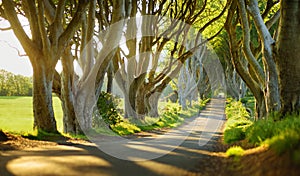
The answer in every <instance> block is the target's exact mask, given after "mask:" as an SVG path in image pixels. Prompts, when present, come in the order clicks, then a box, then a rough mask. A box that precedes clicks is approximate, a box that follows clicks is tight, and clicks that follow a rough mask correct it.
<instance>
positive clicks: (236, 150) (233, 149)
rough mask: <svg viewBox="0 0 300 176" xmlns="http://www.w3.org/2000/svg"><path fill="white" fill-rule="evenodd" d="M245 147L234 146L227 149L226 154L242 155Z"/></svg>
mask: <svg viewBox="0 0 300 176" xmlns="http://www.w3.org/2000/svg"><path fill="white" fill-rule="evenodd" d="M244 152H245V151H244V149H243V148H242V147H240V146H232V147H230V148H229V149H228V150H227V151H226V155H227V156H229V157H231V156H234V157H240V156H243V155H244Z"/></svg>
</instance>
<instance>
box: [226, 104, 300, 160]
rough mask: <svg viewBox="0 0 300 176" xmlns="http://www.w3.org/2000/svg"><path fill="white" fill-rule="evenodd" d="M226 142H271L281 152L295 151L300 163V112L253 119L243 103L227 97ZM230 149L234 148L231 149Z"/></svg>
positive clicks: (268, 143)
mask: <svg viewBox="0 0 300 176" xmlns="http://www.w3.org/2000/svg"><path fill="white" fill-rule="evenodd" d="M227 103H228V104H227V106H226V115H227V122H226V124H225V131H224V142H225V143H229V144H233V143H238V142H239V141H242V140H243V141H244V144H248V145H249V144H250V145H252V146H262V145H264V146H268V147H269V148H270V149H272V150H273V151H275V152H276V153H277V154H278V155H280V154H283V153H285V152H289V153H291V156H293V160H294V161H295V162H297V163H299V164H300V116H299V115H289V116H286V117H285V118H283V119H282V120H275V119H277V118H276V117H275V116H270V117H268V118H267V119H266V120H263V119H262V120H258V121H255V122H253V121H252V120H251V118H250V117H249V114H247V111H246V107H244V106H243V103H241V102H238V101H234V100H232V99H228V100H227ZM229 150H230V149H229Z"/></svg>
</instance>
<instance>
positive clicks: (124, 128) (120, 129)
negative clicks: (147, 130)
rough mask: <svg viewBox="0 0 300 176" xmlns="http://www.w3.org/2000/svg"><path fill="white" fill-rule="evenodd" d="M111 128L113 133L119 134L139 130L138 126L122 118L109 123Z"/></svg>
mask: <svg viewBox="0 0 300 176" xmlns="http://www.w3.org/2000/svg"><path fill="white" fill-rule="evenodd" d="M111 128H112V130H113V131H114V132H115V133H117V134H119V135H128V134H133V133H137V132H140V131H141V129H140V128H139V127H137V126H135V125H134V124H131V123H129V122H128V121H127V120H123V121H121V122H119V123H116V124H114V125H111Z"/></svg>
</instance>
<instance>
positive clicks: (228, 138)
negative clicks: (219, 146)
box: [224, 128, 245, 144]
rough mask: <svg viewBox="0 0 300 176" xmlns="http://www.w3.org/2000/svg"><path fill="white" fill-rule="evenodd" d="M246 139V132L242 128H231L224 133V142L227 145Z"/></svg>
mask: <svg viewBox="0 0 300 176" xmlns="http://www.w3.org/2000/svg"><path fill="white" fill-rule="evenodd" d="M243 139H245V132H244V131H243V129H242V128H230V129H227V130H225V132H224V142H225V143H227V144H230V143H233V142H236V141H240V140H243Z"/></svg>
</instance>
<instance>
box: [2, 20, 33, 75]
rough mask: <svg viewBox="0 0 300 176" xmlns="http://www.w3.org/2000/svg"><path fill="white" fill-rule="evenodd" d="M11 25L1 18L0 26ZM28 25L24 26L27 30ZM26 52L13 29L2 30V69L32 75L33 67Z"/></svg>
mask: <svg viewBox="0 0 300 176" xmlns="http://www.w3.org/2000/svg"><path fill="white" fill-rule="evenodd" d="M5 27H9V23H8V22H7V21H5V20H3V19H0V28H5ZM26 28H28V26H27V27H24V29H25V30H26ZM18 52H19V53H20V54H21V55H25V52H24V50H23V48H22V46H21V44H20V42H19V41H18V39H17V38H16V37H15V35H14V33H13V31H12V30H6V31H1V30H0V69H4V70H7V71H9V72H12V73H14V74H20V75H24V76H32V67H31V64H30V61H29V59H28V57H27V56H22V57H21V56H19V53H18Z"/></svg>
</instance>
